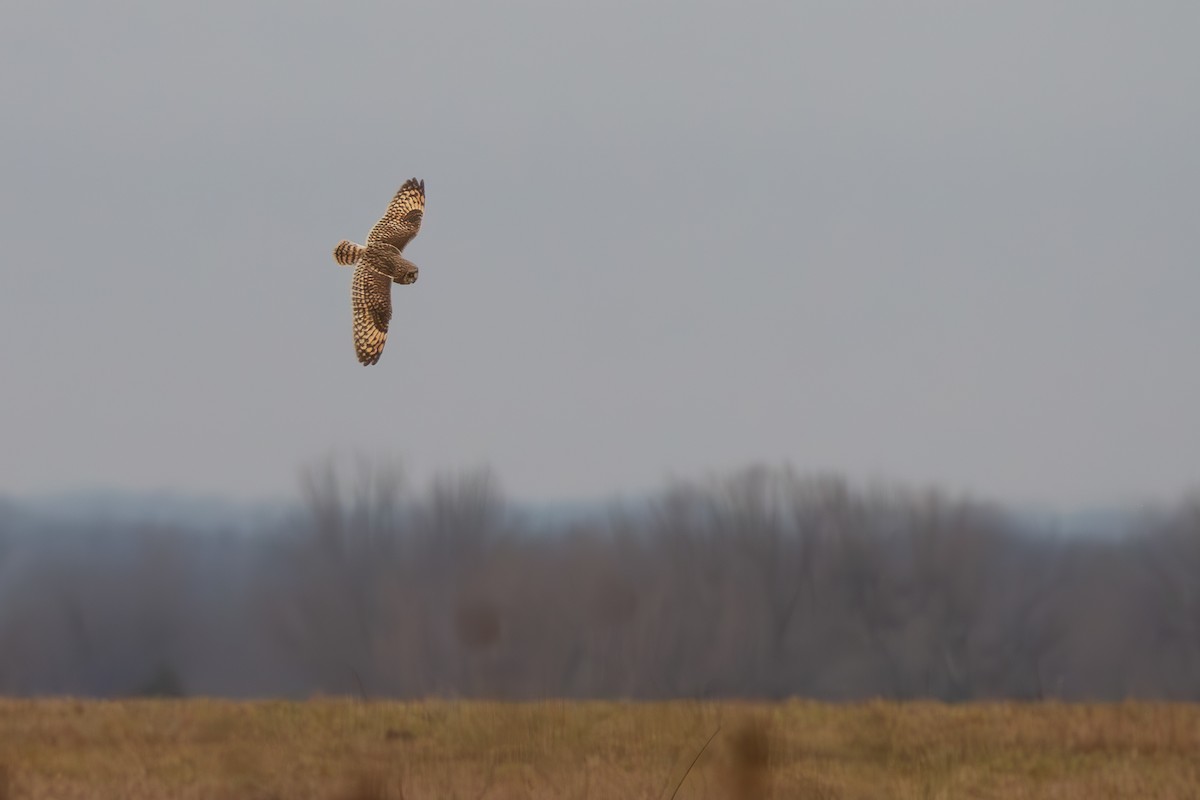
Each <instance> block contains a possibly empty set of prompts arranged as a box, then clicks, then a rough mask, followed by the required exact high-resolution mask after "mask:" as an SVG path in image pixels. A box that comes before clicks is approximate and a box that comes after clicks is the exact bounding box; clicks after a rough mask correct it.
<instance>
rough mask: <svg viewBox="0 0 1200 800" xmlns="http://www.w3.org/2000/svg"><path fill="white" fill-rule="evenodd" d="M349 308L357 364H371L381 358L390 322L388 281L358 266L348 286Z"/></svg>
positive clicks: (371, 270) (390, 298)
mask: <svg viewBox="0 0 1200 800" xmlns="http://www.w3.org/2000/svg"><path fill="white" fill-rule="evenodd" d="M350 306H351V308H352V309H353V310H354V351H355V352H356V353H357V354H358V360H359V362H360V363H362V364H375V363H377V362H378V361H379V357H380V356H381V355H383V345H384V343H385V342H386V341H387V331H388V323H389V322H391V320H392V279H391V278H389V277H388V276H386V275H381V274H379V273H378V272H376V271H375V270H373V269H371V268H370V267H368V266H366V265H365V264H359V265H358V266H357V267H355V268H354V278H353V280H352V281H351V282H350Z"/></svg>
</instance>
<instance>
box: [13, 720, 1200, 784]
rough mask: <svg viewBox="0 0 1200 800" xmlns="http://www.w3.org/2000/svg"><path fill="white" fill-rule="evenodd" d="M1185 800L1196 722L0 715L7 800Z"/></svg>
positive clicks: (1193, 775)
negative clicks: (105, 799) (708, 742)
mask: <svg viewBox="0 0 1200 800" xmlns="http://www.w3.org/2000/svg"><path fill="white" fill-rule="evenodd" d="M718 726H719V727H720V733H719V734H718V735H717V736H716V737H715V738H714V739H713V741H712V743H711V745H710V746H709V747H708V748H707V750H705V751H704V753H703V755H702V756H701V757H700V758H699V760H698V761H697V763H696V765H695V767H694V768H693V769H692V771H691V773H690V774H689V775H687V779H686V781H684V783H683V785H682V787H681V788H680V789H679V792H678V798H680V800H684V799H685V798H760V797H775V798H825V799H827V800H833V799H834V798H839V799H840V798H900V799H903V798H992V797H995V798H1000V797H1004V798H1022V797H1031V798H1032V797H1054V798H1081V799H1082V798H1117V797H1121V798H1126V797H1154V798H1185V797H1186V798H1195V797H1197V796H1200V788H1197V787H1200V707H1197V706H1187V705H1165V704H1164V705H1156V704H1135V703H1129V704H1122V705H1109V706H1068V705H1059V704H989V705H961V706H945V705H940V704H936V703H907V704H897V703H882V702H873V703H865V704H856V705H840V706H837V705H827V704H821V703H810V702H788V703H779V704H746V703H691V702H679V703H656V704H626V703H573V702H541V703H529V704H503V703H482V702H461V703H456V702H421V703H392V702H369V703H363V702H357V701H351V700H312V701H308V702H302V703H292V702H233V701H216V700H183V701H177V700H163V701H152V700H145V701H132V702H97V701H77V700H0V800H20V799H21V798H98V797H121V798H150V797H153V798H168V797H169V798H210V797H211V798H258V799H260V800H266V798H280V799H281V800H282V798H330V799H331V800H384V798H396V799H397V800H399V799H401V798H403V799H404V800H417V799H418V798H446V799H447V800H450V799H452V798H470V800H475V798H488V799H490V800H497V799H499V798H565V799H567V800H570V799H571V798H579V799H580V800H582V798H623V799H625V798H629V799H633V798H647V799H649V798H655V799H658V798H663V799H665V798H668V797H670V796H671V792H672V791H673V790H674V789H675V787H676V784H677V783H678V782H679V781H680V779H681V778H683V777H684V773H685V771H686V770H687V768H688V765H689V764H690V763H691V761H692V759H693V758H694V757H695V756H696V754H697V753H698V752H699V751H700V749H701V748H702V746H703V745H704V743H705V741H706V740H707V739H708V738H709V737H710V736H711V735H712V734H713V732H714V731H715V730H717V729H718Z"/></svg>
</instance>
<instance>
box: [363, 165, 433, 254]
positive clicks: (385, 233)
mask: <svg viewBox="0 0 1200 800" xmlns="http://www.w3.org/2000/svg"><path fill="white" fill-rule="evenodd" d="M424 215H425V181H419V180H417V179H416V178H409V179H408V180H406V181H405V182H404V185H403V186H401V187H400V190H399V191H398V192H396V196H395V197H393V198H392V202H391V203H390V204H389V205H388V209H387V211H386V212H385V213H384V215H383V218H382V219H380V220H379V222H376V223H375V226H374V227H373V228H371V232H370V233H369V234H367V244H368V245H370V244H372V243H373V242H386V243H387V244H390V245H392V246H393V247H395V248H396V249H397V250H403V249H404V246H405V245H406V244H408V243H409V242H411V241H412V240H413V237H415V236H416V235H417V232H418V231H420V230H421V219H422V218H423V217H424Z"/></svg>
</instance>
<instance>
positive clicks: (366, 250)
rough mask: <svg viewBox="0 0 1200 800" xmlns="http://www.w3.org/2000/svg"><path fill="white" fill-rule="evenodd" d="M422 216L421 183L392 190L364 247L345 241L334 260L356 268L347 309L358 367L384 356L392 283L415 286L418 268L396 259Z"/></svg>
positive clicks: (414, 233)
mask: <svg viewBox="0 0 1200 800" xmlns="http://www.w3.org/2000/svg"><path fill="white" fill-rule="evenodd" d="M424 214H425V181H418V180H417V179H416V178H411V179H409V180H407V181H405V182H404V185H403V186H401V187H400V191H398V192H396V195H395V197H393V198H392V202H391V203H390V204H389V205H388V209H387V211H386V212H385V213H384V215H383V217H382V218H381V219H380V220H379V221H378V222H376V223H375V225H374V226H373V227H372V228H371V232H370V233H368V234H367V243H366V246H363V245H360V244H355V243H354V242H350V241H347V240H345V239H343V240H342V241H340V242H338V245H337V247H335V248H334V249H333V260H334V261H336V262H337V263H339V264H342V265H343V266H352V265H356V266H355V267H354V277H353V279H352V280H351V282H350V306H351V309H352V310H353V312H354V350H355V352H356V353H357V355H358V360H359V361H360V362H361V363H362V364H375V363H377V362H378V361H379V357H380V356H381V355H382V354H383V345H384V343H385V342H386V341H387V331H388V323H389V322H390V321H391V319H392V283H393V282H395V283H399V284H401V285H404V286H407V285H409V284H412V283H416V280H417V265H416V264H414V263H412V262H411V261H409V260H408V259H406V258H404V257H403V256H401V255H400V251H401V250H403V249H404V246H405V245H406V244H408V243H409V242H411V241H412V240H413V238H414V237H415V236H416V235H417V232H418V231H420V229H421V219H422V218H423V216H424Z"/></svg>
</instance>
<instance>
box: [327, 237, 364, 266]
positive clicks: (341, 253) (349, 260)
mask: <svg viewBox="0 0 1200 800" xmlns="http://www.w3.org/2000/svg"><path fill="white" fill-rule="evenodd" d="M365 252H367V248H365V247H363V246H362V245H360V244H355V243H354V242H351V241H347V240H346V239H342V240H341V241H340V242H338V244H337V247H335V248H333V260H334V261H336V262H337V263H339V264H341V265H342V266H343V267H349V266H353V265H354V264H357V263H358V260H359V259H360V258H362V254H363V253H365Z"/></svg>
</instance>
